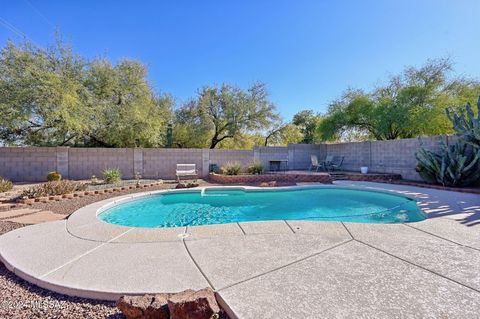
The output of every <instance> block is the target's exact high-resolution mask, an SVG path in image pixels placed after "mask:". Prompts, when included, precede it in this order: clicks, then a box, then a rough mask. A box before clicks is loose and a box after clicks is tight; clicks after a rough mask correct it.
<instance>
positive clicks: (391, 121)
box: [318, 60, 480, 140]
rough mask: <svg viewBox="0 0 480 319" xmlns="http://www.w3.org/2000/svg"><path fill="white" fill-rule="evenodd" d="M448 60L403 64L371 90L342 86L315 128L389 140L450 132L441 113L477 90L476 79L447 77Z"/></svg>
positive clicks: (331, 134)
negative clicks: (407, 65) (402, 69)
mask: <svg viewBox="0 0 480 319" xmlns="http://www.w3.org/2000/svg"><path fill="white" fill-rule="evenodd" d="M451 70H452V65H451V63H450V61H449V60H435V61H429V62H428V63H427V64H425V65H424V66H423V67H421V68H418V69H417V68H412V67H410V68H406V69H405V70H404V71H403V73H402V74H400V75H397V76H393V77H392V78H391V79H390V80H389V82H388V83H387V84H386V85H384V86H380V87H378V88H376V89H375V90H373V91H372V92H364V91H362V90H352V89H350V90H347V91H346V92H345V93H344V94H343V95H342V97H341V98H340V99H338V100H336V101H334V102H333V103H331V105H330V107H329V110H328V113H327V114H326V116H325V117H324V119H323V121H322V122H321V123H320V125H319V128H318V132H319V134H320V136H321V139H323V140H335V139H348V138H349V136H351V135H353V136H355V137H356V138H357V139H362V138H374V139H377V140H390V139H397V138H410V137H415V136H420V135H437V134H446V133H451V132H453V129H452V124H451V123H450V121H449V120H448V118H447V117H446V115H445V108H446V107H447V106H450V105H458V106H460V105H462V104H463V103H465V102H466V101H468V100H470V99H472V98H474V97H475V95H476V94H478V92H479V91H480V84H479V83H478V82H476V81H472V80H468V79H463V78H457V79H449V77H448V76H449V75H450V72H451Z"/></svg>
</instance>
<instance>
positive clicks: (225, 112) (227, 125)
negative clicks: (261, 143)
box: [175, 83, 278, 149]
mask: <svg viewBox="0 0 480 319" xmlns="http://www.w3.org/2000/svg"><path fill="white" fill-rule="evenodd" d="M176 115H177V116H176V118H177V123H178V127H177V128H176V129H175V131H176V134H175V136H176V141H175V143H177V145H180V144H181V145H182V146H185V145H188V147H192V141H191V137H195V139H198V141H197V142H198V143H199V144H203V143H204V141H206V144H205V145H206V146H207V147H209V148H212V149H213V148H216V147H217V146H218V145H221V143H222V142H223V141H225V140H235V139H238V138H239V137H241V136H245V135H252V134H255V132H260V131H262V130H265V129H267V128H268V127H269V126H270V125H271V124H272V123H273V122H274V121H276V120H277V119H278V114H277V113H276V110H275V106H274V105H273V104H272V103H271V102H270V101H269V100H268V94H267V91H266V87H265V85H264V84H262V83H256V84H254V85H252V86H251V87H250V88H249V89H248V90H246V91H244V90H242V89H240V88H238V87H234V86H230V85H226V84H224V85H222V86H221V87H204V88H203V89H201V90H200V92H199V94H198V97H197V98H196V99H195V100H192V101H190V102H188V103H187V104H186V105H184V106H183V107H182V108H181V109H179V110H178V111H177V112H176ZM195 146H196V147H199V145H198V146H197V145H195Z"/></svg>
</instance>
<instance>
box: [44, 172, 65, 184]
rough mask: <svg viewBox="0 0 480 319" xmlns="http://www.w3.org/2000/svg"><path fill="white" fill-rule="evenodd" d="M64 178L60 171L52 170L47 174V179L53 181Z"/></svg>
mask: <svg viewBox="0 0 480 319" xmlns="http://www.w3.org/2000/svg"><path fill="white" fill-rule="evenodd" d="M61 179H62V174H60V173H59V172H50V173H48V174H47V181H49V182H53V181H59V180H61Z"/></svg>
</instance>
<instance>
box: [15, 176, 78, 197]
mask: <svg viewBox="0 0 480 319" xmlns="http://www.w3.org/2000/svg"><path fill="white" fill-rule="evenodd" d="M86 187H87V185H86V184H84V183H80V182H74V181H69V180H61V181H51V182H46V183H44V184H40V185H38V186H34V187H30V188H28V189H26V190H24V191H23V193H22V197H24V198H25V197H27V198H36V197H42V196H54V195H64V194H69V193H73V192H76V191H82V190H85V189H86Z"/></svg>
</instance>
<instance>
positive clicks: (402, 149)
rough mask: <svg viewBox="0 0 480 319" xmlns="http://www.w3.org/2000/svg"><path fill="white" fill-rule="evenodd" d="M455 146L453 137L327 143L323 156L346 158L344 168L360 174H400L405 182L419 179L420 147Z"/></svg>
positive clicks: (434, 149)
mask: <svg viewBox="0 0 480 319" xmlns="http://www.w3.org/2000/svg"><path fill="white" fill-rule="evenodd" d="M441 140H443V141H445V142H446V143H447V144H451V143H454V142H455V140H456V137H455V136H431V137H420V138H407V139H401V140H391V141H368V142H352V143H338V144H326V145H325V146H326V155H334V156H345V160H344V163H343V168H344V169H345V170H352V171H359V170H360V167H361V166H368V167H369V171H371V172H375V173H393V174H400V175H402V178H404V179H408V180H417V181H420V180H422V179H421V178H420V176H419V175H418V173H417V172H416V171H415V167H416V166H417V159H416V158H415V153H416V152H417V151H419V150H420V149H421V148H425V149H428V150H431V151H438V150H439V148H440V145H439V143H440V141H441Z"/></svg>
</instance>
